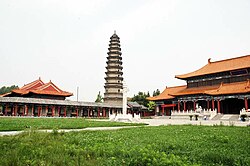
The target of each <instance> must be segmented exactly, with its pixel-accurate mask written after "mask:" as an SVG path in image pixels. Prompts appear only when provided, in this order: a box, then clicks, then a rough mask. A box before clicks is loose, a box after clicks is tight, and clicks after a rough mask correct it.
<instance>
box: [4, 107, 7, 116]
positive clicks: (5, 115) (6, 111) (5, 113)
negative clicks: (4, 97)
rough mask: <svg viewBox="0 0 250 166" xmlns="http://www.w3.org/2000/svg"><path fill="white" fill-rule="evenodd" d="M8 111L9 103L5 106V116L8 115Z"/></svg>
mask: <svg viewBox="0 0 250 166" xmlns="http://www.w3.org/2000/svg"><path fill="white" fill-rule="evenodd" d="M7 113H8V104H6V106H5V113H4V114H5V116H7Z"/></svg>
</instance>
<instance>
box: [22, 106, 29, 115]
mask: <svg viewBox="0 0 250 166" xmlns="http://www.w3.org/2000/svg"><path fill="white" fill-rule="evenodd" d="M28 111H29V108H28V105H24V111H23V116H24V115H25V116H28V114H29V112H28Z"/></svg>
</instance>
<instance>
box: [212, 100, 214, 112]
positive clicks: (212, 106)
mask: <svg viewBox="0 0 250 166" xmlns="http://www.w3.org/2000/svg"><path fill="white" fill-rule="evenodd" d="M212 110H214V99H212Z"/></svg>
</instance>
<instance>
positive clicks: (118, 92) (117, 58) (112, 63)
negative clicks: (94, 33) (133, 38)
mask: <svg viewBox="0 0 250 166" xmlns="http://www.w3.org/2000/svg"><path fill="white" fill-rule="evenodd" d="M109 43H110V44H109V48H108V50H109V52H108V53H107V54H108V57H107V62H106V63H107V66H106V69H107V71H106V72H105V74H106V77H105V80H106V83H105V86H104V88H105V93H104V102H106V103H115V104H121V105H122V99H123V94H122V87H123V83H122V81H123V77H122V75H123V72H122V69H123V67H122V57H121V55H122V53H121V48H120V38H119V37H118V36H117V34H116V33H114V34H113V35H112V36H111V37H110V41H109Z"/></svg>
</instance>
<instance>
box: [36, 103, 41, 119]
mask: <svg viewBox="0 0 250 166" xmlns="http://www.w3.org/2000/svg"><path fill="white" fill-rule="evenodd" d="M37 109H38V110H37V111H38V113H37V114H38V115H37V116H38V117H40V115H41V106H39V107H38V108H37Z"/></svg>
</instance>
